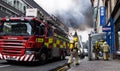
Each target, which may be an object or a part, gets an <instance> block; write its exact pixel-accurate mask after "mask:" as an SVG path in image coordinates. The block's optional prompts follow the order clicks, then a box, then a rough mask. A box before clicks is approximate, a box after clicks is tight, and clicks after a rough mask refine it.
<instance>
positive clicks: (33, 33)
mask: <svg viewBox="0 0 120 71" xmlns="http://www.w3.org/2000/svg"><path fill="white" fill-rule="evenodd" d="M26 13H27V14H26V17H6V18H1V19H0V59H2V60H7V61H27V62H30V61H40V62H44V63H45V62H46V61H47V60H48V59H51V58H55V57H59V58H61V59H63V58H64V57H65V55H66V51H67V49H68V46H67V45H68V42H69V39H68V38H67V33H66V32H65V30H64V29H62V28H61V26H60V25H59V26H58V25H57V24H56V22H55V21H54V20H53V19H50V20H46V19H44V17H43V15H42V14H41V13H39V12H38V10H37V9H27V11H26ZM30 13H32V14H33V15H34V16H32V14H30ZM38 13H39V15H38ZM38 16H39V17H38Z"/></svg>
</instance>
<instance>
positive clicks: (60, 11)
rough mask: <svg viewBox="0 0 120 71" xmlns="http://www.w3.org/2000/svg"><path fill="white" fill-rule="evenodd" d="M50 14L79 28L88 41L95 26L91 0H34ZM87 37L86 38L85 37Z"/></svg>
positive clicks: (80, 33)
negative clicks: (89, 34)
mask: <svg viewBox="0 0 120 71" xmlns="http://www.w3.org/2000/svg"><path fill="white" fill-rule="evenodd" d="M34 1H35V2H36V3H38V4H39V5H40V6H41V7H42V8H43V9H44V10H45V11H47V12H48V13H49V14H50V15H54V16H56V17H58V18H59V19H60V20H61V21H62V22H63V23H64V24H65V25H67V26H68V27H72V28H73V29H78V30H79V32H78V34H79V35H81V36H82V38H83V40H82V41H84V42H85V41H86V40H87V39H88V38H86V37H88V33H90V32H91V30H92V27H93V12H92V9H91V3H90V0H34ZM84 37H85V38H84Z"/></svg>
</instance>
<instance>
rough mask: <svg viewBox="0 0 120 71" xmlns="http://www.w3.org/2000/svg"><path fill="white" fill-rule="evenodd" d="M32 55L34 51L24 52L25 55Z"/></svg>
mask: <svg viewBox="0 0 120 71" xmlns="http://www.w3.org/2000/svg"><path fill="white" fill-rule="evenodd" d="M33 53H34V51H25V54H26V55H31V54H33Z"/></svg>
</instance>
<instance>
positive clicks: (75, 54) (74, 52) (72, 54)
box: [67, 42, 79, 67]
mask: <svg viewBox="0 0 120 71" xmlns="http://www.w3.org/2000/svg"><path fill="white" fill-rule="evenodd" d="M73 46H74V47H73V48H72V49H71V51H70V57H69V59H68V63H67V64H68V67H70V64H71V63H73V57H75V63H76V65H79V62H78V61H79V56H78V50H79V45H78V42H74V43H73Z"/></svg>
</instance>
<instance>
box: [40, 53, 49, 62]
mask: <svg viewBox="0 0 120 71" xmlns="http://www.w3.org/2000/svg"><path fill="white" fill-rule="evenodd" d="M39 60H40V63H42V64H45V63H46V62H47V54H46V53H45V52H42V53H41V54H40V59H39Z"/></svg>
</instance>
